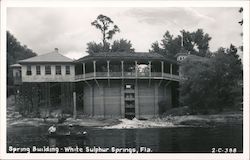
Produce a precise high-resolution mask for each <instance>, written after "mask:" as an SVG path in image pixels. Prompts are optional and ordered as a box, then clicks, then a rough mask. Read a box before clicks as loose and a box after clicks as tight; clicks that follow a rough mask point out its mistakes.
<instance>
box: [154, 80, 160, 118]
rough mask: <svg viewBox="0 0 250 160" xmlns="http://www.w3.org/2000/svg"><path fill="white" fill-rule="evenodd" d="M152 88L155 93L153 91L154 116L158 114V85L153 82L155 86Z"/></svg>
mask: <svg viewBox="0 0 250 160" xmlns="http://www.w3.org/2000/svg"><path fill="white" fill-rule="evenodd" d="M154 88H155V89H154V90H155V93H154V102H155V104H154V116H158V113H159V105H158V102H159V96H158V85H157V83H155V86H154Z"/></svg>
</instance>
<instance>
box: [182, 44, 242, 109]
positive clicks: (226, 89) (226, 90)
mask: <svg viewBox="0 0 250 160" xmlns="http://www.w3.org/2000/svg"><path fill="white" fill-rule="evenodd" d="M236 53H237V49H236V48H235V47H234V46H233V45H231V46H230V48H229V49H224V48H220V49H219V50H218V51H217V52H215V53H214V54H213V56H211V58H202V57H198V56H189V57H188V58H187V59H186V60H184V61H183V63H182V64H181V71H180V72H181V74H182V76H183V78H184V79H183V80H182V82H181V87H180V93H181V96H180V98H181V99H180V100H181V102H182V103H183V105H188V106H189V107H191V109H192V110H193V112H195V113H197V112H201V113H208V112H211V111H215V112H218V111H223V110H224V109H235V108H237V107H238V108H240V107H242V106H241V103H242V88H243V84H242V83H243V81H242V74H243V70H242V64H241V60H240V59H239V56H238V55H237V54H236Z"/></svg>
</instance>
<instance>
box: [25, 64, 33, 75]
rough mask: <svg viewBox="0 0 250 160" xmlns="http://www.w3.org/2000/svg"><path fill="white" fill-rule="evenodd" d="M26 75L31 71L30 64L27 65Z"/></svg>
mask: <svg viewBox="0 0 250 160" xmlns="http://www.w3.org/2000/svg"><path fill="white" fill-rule="evenodd" d="M26 75H32V72H31V66H27V72H26Z"/></svg>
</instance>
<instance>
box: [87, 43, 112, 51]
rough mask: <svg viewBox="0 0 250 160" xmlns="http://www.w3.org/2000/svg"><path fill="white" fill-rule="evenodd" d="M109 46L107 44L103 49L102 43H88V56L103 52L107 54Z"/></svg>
mask: <svg viewBox="0 0 250 160" xmlns="http://www.w3.org/2000/svg"><path fill="white" fill-rule="evenodd" d="M109 46H110V45H109V43H107V44H106V45H105V47H104V46H103V44H102V43H96V42H89V43H87V52H88V53H89V54H93V53H98V52H105V51H106V52H108V51H109Z"/></svg>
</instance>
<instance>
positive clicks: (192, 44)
mask: <svg viewBox="0 0 250 160" xmlns="http://www.w3.org/2000/svg"><path fill="white" fill-rule="evenodd" d="M182 39H183V48H184V49H185V50H187V51H188V52H190V54H194V55H199V56H202V57H205V56H207V54H208V53H209V41H210V40H211V37H210V36H209V35H208V34H205V33H204V32H203V30H202V29H198V30H197V31H194V32H189V31H185V30H182V31H181V35H178V36H176V37H174V36H173V35H172V34H170V32H169V31H166V33H165V34H164V35H163V39H162V40H161V43H160V44H159V43H158V42H157V41H156V42H154V43H153V44H152V45H151V49H150V50H149V51H150V52H157V53H160V54H162V55H165V56H171V57H174V56H175V55H176V54H177V53H179V52H180V50H181V48H182Z"/></svg>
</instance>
